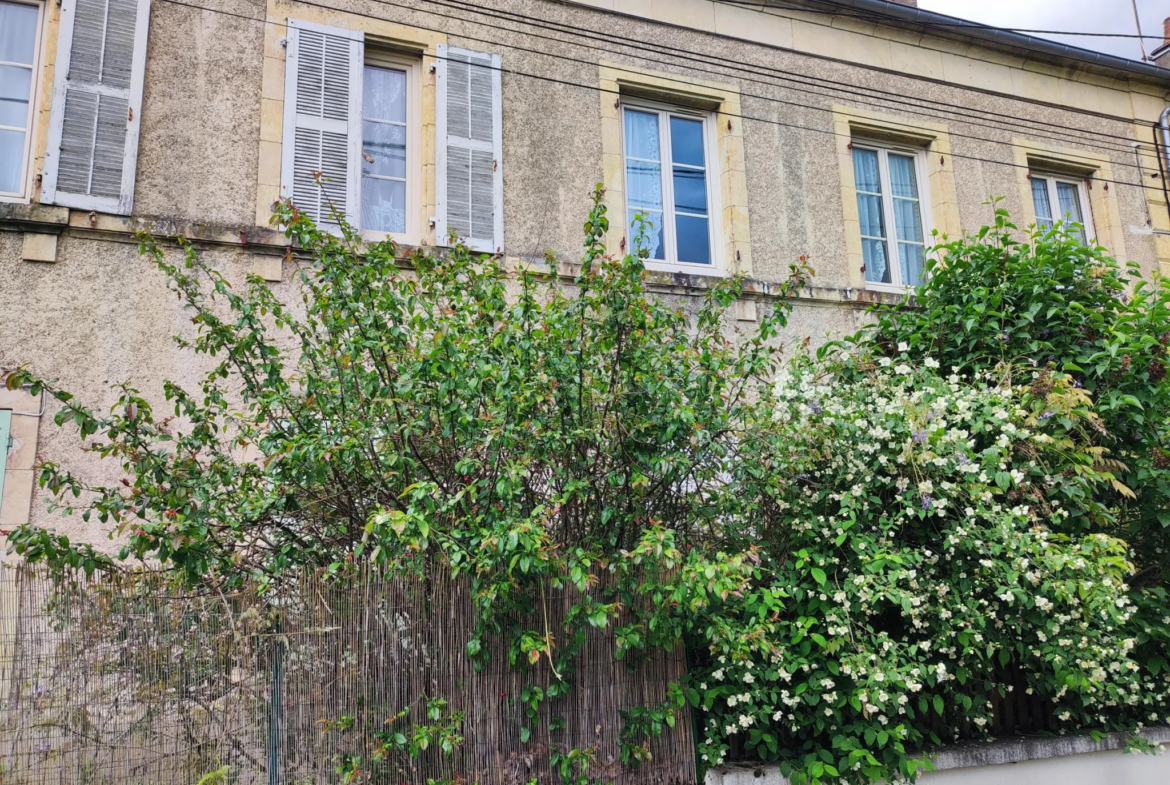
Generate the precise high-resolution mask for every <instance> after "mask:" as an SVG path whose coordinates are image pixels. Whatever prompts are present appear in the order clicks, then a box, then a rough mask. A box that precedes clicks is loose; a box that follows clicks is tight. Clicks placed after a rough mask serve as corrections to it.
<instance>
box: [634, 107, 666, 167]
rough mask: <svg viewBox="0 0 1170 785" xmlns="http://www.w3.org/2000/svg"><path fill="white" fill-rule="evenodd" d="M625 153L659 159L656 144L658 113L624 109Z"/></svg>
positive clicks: (653, 159) (657, 145) (660, 156)
mask: <svg viewBox="0 0 1170 785" xmlns="http://www.w3.org/2000/svg"><path fill="white" fill-rule="evenodd" d="M626 155H627V156H630V157H633V158H645V159H647V160H650V161H661V160H662V155H661V153H660V150H659V144H658V115H656V114H650V113H649V112H635V111H634V110H632V109H627V110H626Z"/></svg>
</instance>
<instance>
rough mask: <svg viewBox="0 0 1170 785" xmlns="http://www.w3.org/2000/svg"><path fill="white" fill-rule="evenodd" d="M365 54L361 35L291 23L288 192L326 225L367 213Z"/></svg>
mask: <svg viewBox="0 0 1170 785" xmlns="http://www.w3.org/2000/svg"><path fill="white" fill-rule="evenodd" d="M363 49H364V44H363V36H362V33H361V31H359V30H346V29H344V28H340V27H327V26H325V25H318V24H312V23H310V22H302V21H300V20H297V19H290V20H288V49H287V54H286V58H287V60H286V63H285V77H284V78H285V88H284V138H283V140H282V143H281V144H282V147H281V175H280V183H281V190H282V193H283V195H284V196H287V197H288V198H290V199H291V200H292V202H293V204H295V205H296V206H297V208H298V209H300V210H301V211H302V212H304V213H307V214H308V215H309V216H311V217H312V218H313V220H315V221H316V222H317V223H318V224H322V225H324V226H329V227H336V226H337V221H336V220H335V218H334V216H335V211H336V214H341V215H344V216H345V217H346V220H347V221H348V222H349V223H350V224H352V225H353V226H355V227H357V225H358V222H357V216H358V215H360V214H361V213H360V210H359V208H358V206H359V202H360V198H361V190H360V189H361V169H360V166H361V160H360V156H361V142H362V68H363V58H364V53H363ZM318 178H320V183H318Z"/></svg>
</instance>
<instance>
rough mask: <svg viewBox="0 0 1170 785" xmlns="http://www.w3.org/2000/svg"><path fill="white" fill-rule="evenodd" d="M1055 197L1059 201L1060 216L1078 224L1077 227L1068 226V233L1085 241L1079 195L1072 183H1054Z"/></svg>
mask: <svg viewBox="0 0 1170 785" xmlns="http://www.w3.org/2000/svg"><path fill="white" fill-rule="evenodd" d="M1056 198H1057V200H1059V201H1060V218H1061V220H1062V221H1065V222H1066V223H1069V224H1079V225H1080V226H1079V227H1073V226H1070V227H1068V230H1069V233H1070V234H1072V235H1074V236H1075V237H1077V238H1078V239H1080V241H1081V242H1082V243H1083V242H1085V230H1084V228H1083V226H1084V222H1085V217H1084V214H1083V213H1082V212H1081V195H1080V191H1079V190H1078V189H1077V187H1076V185H1075V184H1074V183H1060V182H1058V183H1057V184H1056Z"/></svg>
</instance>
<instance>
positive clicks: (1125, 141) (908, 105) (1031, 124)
mask: <svg viewBox="0 0 1170 785" xmlns="http://www.w3.org/2000/svg"><path fill="white" fill-rule="evenodd" d="M376 2H379V3H381V4H382V5H389V6H393V7H396V8H402V9H406V10H410V11H413V12H416V13H427V14H430V15H438V16H441V17H444V18H448V19H454V20H456V21H460V22H465V23H468V24H474V25H477V26H481V27H487V28H489V29H495V30H502V31H504V32H506V33H509V34H513V35H516V34H520V33H519V31H516V30H514V29H512V28H509V27H502V26H500V25H492V24H490V23H487V22H482V21H478V20H473V19H467V18H465V17H459V16H452V15H450V14H443V13H442V12H437V11H433V10H429V9H428V10H427V11H425V12H422V11H419V10H418V9H415V8H414V7H412V6H405V5H401V4H398V3H395V2H391V0H376ZM430 2H432V3H434V4H437V5H442V6H447V7H452V6H454V7H457V8H459V9H460V10H464V11H470V12H474V13H476V14H480V15H483V16H488V17H490V18H494V19H502V20H506V21H513V22H514V21H516V19H513V18H511V17H517V18H519V19H521V20H523V22H522V23H524V24H527V25H530V26H534V27H537V28H539V29H545V30H552V31H555V32H561V33H563V34H566V35H574V34H576V35H579V36H580V37H582V38H584V39H586V40H605V41H606V42H609V40H610V39H606V38H599V37H595V36H592V35H582V34H581V33H575V32H574V31H573V30H562V29H560V28H558V27H556V26H555V25H556V24H558V23H547V22H543V21H540V20H538V21H528V20H533V19H534V18H533V17H528V16H526V15H524V14H520V13H518V12H511V11H495V10H491V11H489V10H486V9H483V8H480V7H477V6H473V5H471V4H469V3H466V2H464V1H463V0H430ZM575 29H576V30H583V29H582V28H575ZM585 32H589V31H585ZM523 35H525V36H527V37H534V38H541V39H544V40H548V41H554V42H557V43H562V44H569V45H571V46H578V47H581V48H584V49H590V50H593V51H598V52H604V53H607V54H623V53H620V52H616V51H614V50H613V49H609V48H604V47H597V46H591V45H589V44H585V43H581V42H579V41H570V40H565V39H562V38H555V37H552V36H546V35H541V34H539V33H533V32H530V31H525V32H524V33H523ZM468 38H469V39H470V40H473V41H480V42H483V43H489V44H493V45H500V46H505V47H508V48H517V47H513V46H512V45H510V44H505V43H502V42H500V41H499V40H498V39H483V38H476V37H474V36H468ZM616 43H618V45H621V46H625V47H630V48H635V49H639V50H642V51H645V50H646V49H647V47H643V46H640V45H637V44H634V43H627V42H623V41H619V42H616ZM522 51H529V52H535V51H536V50H531V49H527V48H522ZM652 51H653V50H652ZM539 53H540V54H544V55H545V56H547V57H553V58H557V59H561V60H569V61H572V62H579V63H582V64H586V65H591V66H593V65H596V63H595V62H594V61H592V60H581V59H577V58H572V57H569V56H568V55H561V54H556V53H551V52H544V51H541V52H539ZM671 56H675V57H679V58H680V59H685V60H688V61H690V62H696V63H698V64H697V65H687V66H686V67H687V68H689V69H691V70H695V71H699V72H701V73H709V74H715V75H717V76H722V77H726V76H727V73H726V72H725V71H717V70H713V69H711V68H706V67H704V64H705V63H706V62H707V60H708V59H719V58H717V57H715V56H711V57H700V58H696V57H693V56H691V55H689V54H682V55H671ZM637 57H639V59H641V60H644V61H646V62H651V63H656V64H659V65H669V66H675V65H676V64H674V63H670V62H667V61H663V60H658V59H655V58H653V57H650V56H646V55H637ZM610 67H612V68H614V69H615V70H627V72H629V73H635V74H636V73H638V72H637V71H632V70H628V69H623V68H622V67H621V66H618V65H612V66H610ZM726 67H727V68H730V69H731V70H734V71H736V72H737V75H736V77H735V78H738V79H741V80H743V81H748V82H755V83H758V84H764V85H767V86H769V87H777V88H780V89H785V90H792V91H794V92H801V93H807V94H810V95H815V96H818V97H823V98H837V96H833V95H830V94H827V93H824V92H820V91H819V90H814V89H807V88H808V87H818V88H820V90H825V89H829V90H835V91H837V92H839V93H844V94H846V95H850V96H853V97H854V99H855V100H857V101H858V102H860V103H864V104H868V105H870V106H876V107H880V108H882V109H888V108H889V104H891V103H892V104H897V105H899V106H901V107H902V108H901V111H903V112H906V113H909V114H915V115H920V116H924V117H929V118H931V119H938V117H939V112H946V113H948V115H949V116H951V117H954V118H957V119H961V120H963V121H964V122H967V123H969V124H972V125H975V126H978V127H982V128H988V129H992V130H998V131H1002V130H1007V129H1012V128H1014V129H1015V130H1017V131H1019V132H1022V133H1027V134H1034V133H1035V132H1036V126H1038V125H1039V126H1044V127H1045V128H1047V129H1048V130H1047V132H1046V135H1047V136H1049V137H1056V138H1060V139H1064V140H1068V141H1072V142H1075V143H1077V144H1085V145H1089V146H1093V147H1097V148H1099V149H1101V150H1108V151H1112V152H1116V153H1119V154H1123V155H1131V154H1133V146H1132V145H1133V141H1134V139H1133V137H1131V136H1123V135H1120V134H1108V133H1105V132H1102V131H1089V130H1086V129H1069V128H1068V126H1066V125H1061V124H1056V123H1051V122H1048V121H1043V120H1037V119H1035V118H1023V117H1019V116H1017V115H1011V114H1006V113H999V112H984V114H989V115H990V116H989V117H984V116H980V115H972V114H966V113H964V112H962V111H961V110H958V109H955V108H954V107H951V106H949V105H946V104H942V103H941V102H936V101H931V100H929V99H926V100H906V99H905V97H904V94H896V95H897V97H894V96H893V95H891V97H887V98H880V99H879V98H875V97H874V96H873V95H871V94H870V93H874V92H877V93H886V91H881V90H875V89H870V88H864V89H859V88H853V87H852V86H849V85H845V84H844V83H841V82H834V83H833V84H835V85H840V86H837V87H833V86H821V85H816V84H809V83H808V82H806V81H801V79H802V78H805V77H800V78H797V77H794V76H793V75H791V74H787V73H783V72H780V73H777V74H774V75H772V76H770V79H776V80H779V81H787V82H789V84H778V83H777V82H775V81H769V80H768V79H761V78H759V77H758V76H752V75H744V74H743V73H740V72H747V73H748V74H752V73H755V72H757V71H761V70H764V71H767V70H771V69H769V68H768V67H766V66H759V65H756V66H752V67H751V68H750V69H749V68H746V67H744V66H742V65H738V64H729V65H728V66H726ZM676 78H677V79H678V81H679V82H680V83H683V84H692V85H695V86H704V85H701V84H700V83H697V82H692V81H690V80H687V79H685V78H681V77H676ZM807 78H808V79H816V77H807ZM794 84H795V85H800V86H793V85H794ZM740 95H741V96H743V97H749V98H758V99H761V100H764V101H771V102H774V103H782V104H787V105H789V106H795V107H799V108H804V109H811V110H813V111H826V112H827V111H833V110H832V109H829V108H827V107H823V106H815V105H809V104H802V103H799V102H795V101H789V100H785V99H782V98H776V97H774V96H763V95H757V94H753V93H745V92H741V93H740ZM1025 102H1027V101H1026V99H1025ZM923 104H928V105H931V104H933V105H934V106H932V107H931V108H929V109H923V108H921V107H922V105H923ZM1061 108H1064V107H1061ZM974 111H983V110H974ZM844 114H846V115H850V113H849V112H848V111H846V112H844ZM850 116H853V117H855V118H856V119H864V118H863V117H862V116H858V115H850ZM993 118H994V119H995V120H997V121H998V124H996V123H988V122H980V121H985V120H992V119H993ZM1118 119H1119V120H1121V121H1123V122H1126V123H1127V124H1131V123H1133V122H1134V121H1133V120H1132V119H1129V118H1118ZM898 124H899V125H902V126H903V127H905V128H907V129H917V128H919V126H916V125H915V124H913V123H911V122H905V123H898ZM1078 134H1089V135H1091V136H1097V137H1101V138H1107V139H1116V140H1118V141H1119V142H1121V144H1115V143H1108V142H1097V141H1092V140H1091V139H1088V138H1085V137H1084V136H1081V135H1078ZM950 135H952V136H955V137H958V138H971V139H977V140H979V141H985V142H989V143H993V144H1003V145H1010V144H1012V143H1011V142H1004V141H1002V140H996V139H988V138H987V137H985V136H976V135H973V134H964V133H962V132H958V131H951V132H950ZM1024 147H1026V146H1024ZM1027 149H1031V150H1032V151H1033V152H1042V151H1040V150H1037V149H1035V148H1027ZM1138 155H1140V156H1144V157H1145V158H1146V159H1147V161H1148V163H1149V165H1150V166H1153V165H1154V164H1155V163H1156V160H1155V158H1154V156H1153V155H1152V154H1149V153H1141V152H1139V153H1138ZM1119 165H1121V166H1129V167H1133V166H1135V165H1134V164H1128V163H1124V162H1122V163H1120V164H1119Z"/></svg>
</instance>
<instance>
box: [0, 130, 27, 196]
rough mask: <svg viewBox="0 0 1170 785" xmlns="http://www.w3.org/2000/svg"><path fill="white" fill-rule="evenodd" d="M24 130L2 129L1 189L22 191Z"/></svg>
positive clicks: (14, 191)
mask: <svg viewBox="0 0 1170 785" xmlns="http://www.w3.org/2000/svg"><path fill="white" fill-rule="evenodd" d="M23 164H24V131H0V191H3V192H5V193H20V191H21V187H20V185H21V183H20V174H21V172H20V170H21V169H22V168H23Z"/></svg>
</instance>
